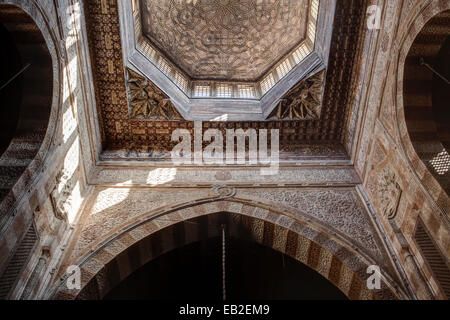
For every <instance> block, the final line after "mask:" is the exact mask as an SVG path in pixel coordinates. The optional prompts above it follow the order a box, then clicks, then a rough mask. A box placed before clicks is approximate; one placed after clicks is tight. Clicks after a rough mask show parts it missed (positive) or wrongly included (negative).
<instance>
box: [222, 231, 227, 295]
mask: <svg viewBox="0 0 450 320" xmlns="http://www.w3.org/2000/svg"><path fill="white" fill-rule="evenodd" d="M225 257H226V256H225V226H224V225H222V298H223V301H225V300H226V299H227V288H226V269H225V267H226V260H225Z"/></svg>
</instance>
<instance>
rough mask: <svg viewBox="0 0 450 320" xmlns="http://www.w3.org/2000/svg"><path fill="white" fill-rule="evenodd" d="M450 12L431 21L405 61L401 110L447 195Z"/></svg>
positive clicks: (422, 156)
mask: <svg viewBox="0 0 450 320" xmlns="http://www.w3.org/2000/svg"><path fill="white" fill-rule="evenodd" d="M449 62H450V10H447V11H444V12H442V13H440V14H438V15H437V16H435V17H434V18H432V19H431V20H430V21H429V22H428V23H427V24H426V25H425V26H424V27H423V29H422V30H421V31H420V33H419V34H418V35H417V37H416V38H415V40H414V42H413V44H412V46H411V49H410V51H409V53H408V56H407V58H406V61H405V70H404V108H405V120H406V124H407V128H408V133H409V136H410V139H411V142H412V144H413V146H414V149H415V151H416V153H417V155H418V157H419V158H420V159H421V160H422V162H423V163H424V164H425V166H426V167H427V168H428V170H429V172H430V173H431V175H432V176H433V177H434V178H435V179H436V180H437V181H438V182H439V184H440V185H441V187H442V188H443V189H444V190H445V192H446V193H447V195H449V194H450V155H449V145H450V109H449V98H450V95H449V93H450V64H449Z"/></svg>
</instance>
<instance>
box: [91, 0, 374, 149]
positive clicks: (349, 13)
mask: <svg viewBox="0 0 450 320" xmlns="http://www.w3.org/2000/svg"><path fill="white" fill-rule="evenodd" d="M183 2H186V1H183ZM293 2H296V1H293ZM230 3H234V2H230ZM85 4H86V15H87V21H88V36H89V43H90V50H91V56H92V68H93V74H94V81H95V85H96V98H97V108H98V115H99V122H100V128H101V134H102V139H103V149H104V150H105V152H104V155H105V157H108V158H117V157H119V158H120V157H133V154H143V155H147V156H149V157H156V158H164V157H167V155H168V153H170V150H172V148H173V146H174V145H175V143H174V142H171V133H172V131H173V130H174V129H176V128H186V129H188V130H191V131H193V127H194V125H193V122H192V121H187V120H183V119H179V114H177V113H175V112H174V110H173V108H172V107H171V105H170V101H167V100H168V97H167V96H166V95H165V94H164V93H163V92H161V90H159V89H158V88H157V87H156V86H153V84H152V83H148V86H147V83H146V82H145V80H144V84H145V85H144V87H145V88H144V87H142V88H136V87H134V89H135V90H136V89H138V91H139V90H141V91H140V92H141V93H142V94H144V95H148V94H149V93H150V96H152V97H153V98H151V99H153V100H151V101H150V100H148V101H147V102H144V104H143V106H144V109H145V108H147V107H151V106H156V107H157V108H158V110H159V111H158V110H156V111H158V112H156V113H152V112H154V111H155V110H153V111H152V110H150V109H149V110H147V111H145V110H141V111H140V112H142V113H141V114H134V116H133V114H132V111H130V103H131V102H130V99H132V97H131V96H130V94H129V92H127V90H128V91H129V90H130V87H129V86H130V75H129V73H128V71H127V66H126V65H124V62H123V58H122V57H123V55H122V44H121V37H120V26H119V12H118V11H119V10H118V2H117V1H112V0H111V1H102V0H92V1H86V2H85ZM365 7H366V1H365V0H358V1H337V5H336V10H335V22H334V28H333V34H332V40H331V49H330V57H329V62H328V68H327V70H326V74H324V75H323V76H324V77H325V83H326V84H325V88H322V89H323V94H322V95H320V94H319V95H317V90H316V89H317V88H316V87H315V85H314V83H315V81H314V79H313V80H308V81H305V80H303V83H302V84H299V85H298V86H294V87H295V88H294V89H293V90H291V91H290V92H289V93H288V94H287V95H286V96H285V97H284V98H283V99H281V100H280V102H281V103H280V105H279V107H278V108H277V109H275V111H274V112H272V114H270V116H269V118H268V119H267V120H266V121H241V122H220V121H212V122H204V123H203V127H204V128H205V129H207V128H219V129H220V130H225V129H227V128H233V129H238V128H243V129H246V128H255V129H280V150H281V154H283V153H285V154H288V155H300V157H313V158H314V157H315V156H319V157H323V158H330V157H331V158H333V157H334V158H347V155H346V152H345V149H344V147H343V146H342V143H341V139H342V137H343V133H344V130H346V128H347V126H346V124H347V122H348V116H349V109H350V108H351V105H352V102H353V97H354V94H355V90H356V87H357V84H356V81H355V79H356V72H357V66H358V64H359V63H360V59H361V52H360V48H361V45H360V44H361V43H362V41H363V39H362V35H363V34H364V26H365ZM202 10H206V9H202ZM210 14H211V13H210ZM184 18H185V19H187V17H184ZM178 19H183V18H178ZM189 19H193V18H192V17H191V18H189ZM224 19H225V18H224ZM228 19H232V18H231V17H229V18H228ZM224 21H226V19H225V20H224ZM224 21H222V22H218V23H224ZM262 69H263V68H262ZM141 80H143V79H141ZM316 81H317V80H316ZM138 82H139V81H138ZM136 84H137V82H136V81H135V82H134V85H136ZM141 85H142V83H141ZM152 87H153V89H152ZM305 88H306V89H308V90H310V91H309V93H308V92H305V90H304V89H305ZM142 90H143V91H142ZM152 90H153V91H152ZM135 93H136V92H135ZM311 93H313V95H311ZM296 95H298V97H297V96H296ZM302 97H303V98H302ZM317 97H319V98H320V102H319V103H320V104H321V112H320V115H318V114H317V112H315V110H317V109H315V107H314V108H310V107H309V106H310V104H311V103H316V98H317ZM135 98H136V96H135ZM138 98H139V96H138ZM158 99H159V100H158ZM302 99H303V100H302ZM305 101H306V104H305ZM305 105H306V106H307V108H305ZM169 114H170V115H172V117H174V118H173V119H170V117H167V118H166V119H165V120H163V119H164V115H169ZM161 115H163V116H161ZM155 116H156V117H157V118H158V119H156V118H154V117H155ZM114 150H117V152H116V153H115V151H114ZM131 151H135V152H131ZM294 158H295V156H294Z"/></svg>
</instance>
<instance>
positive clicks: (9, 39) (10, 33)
mask: <svg viewBox="0 0 450 320" xmlns="http://www.w3.org/2000/svg"><path fill="white" fill-rule="evenodd" d="M0 38H1V43H2V46H1V48H0V55H1V61H2V68H1V76H0V88H1V89H0V105H1V108H0V155H1V157H0V201H4V200H5V198H7V197H8V198H9V201H8V203H11V202H12V201H14V199H15V196H14V195H13V194H11V189H12V188H13V187H14V186H15V185H16V184H17V182H18V180H19V179H21V177H24V176H25V177H24V178H22V179H23V185H26V183H27V182H28V180H29V179H30V178H31V175H24V172H25V171H26V169H27V168H28V167H29V165H30V164H31V162H32V161H33V160H34V159H35V158H36V155H37V154H38V151H39V149H40V147H41V144H42V141H43V140H44V137H45V134H46V131H47V126H48V122H49V117H50V111H51V104H52V98H53V67H52V58H51V55H50V53H49V50H48V48H47V45H46V42H45V39H44V37H43V35H42V33H41V31H40V29H39V27H38V26H37V25H36V23H35V22H34V20H33V19H32V18H31V17H30V16H29V15H28V14H27V13H26V12H24V11H23V10H22V9H20V8H19V7H16V6H13V5H6V4H0ZM3 209H5V205H3V206H2V210H3Z"/></svg>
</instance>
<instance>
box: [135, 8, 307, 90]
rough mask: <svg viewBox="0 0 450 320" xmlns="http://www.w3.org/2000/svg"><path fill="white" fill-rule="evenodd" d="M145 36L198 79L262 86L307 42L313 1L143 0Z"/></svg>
mask: <svg viewBox="0 0 450 320" xmlns="http://www.w3.org/2000/svg"><path fill="white" fill-rule="evenodd" d="M140 1H141V11H142V17H141V18H142V31H143V33H144V35H145V36H146V37H147V38H148V39H149V40H150V42H151V43H152V44H154V45H155V46H156V47H157V48H158V49H160V50H161V51H162V52H163V53H164V54H165V55H166V56H167V57H168V58H169V59H170V60H171V61H172V62H173V63H175V64H176V65H177V66H178V67H179V68H180V69H182V70H183V71H184V72H186V73H187V74H188V75H189V76H190V77H191V78H193V79H201V80H204V79H207V80H210V79H215V80H236V81H256V80H257V79H259V78H260V77H261V76H262V75H263V74H264V73H265V72H267V71H268V69H270V68H271V67H272V66H273V65H274V64H276V63H277V62H278V61H279V60H280V59H281V58H282V57H283V56H284V55H286V54H287V53H289V51H291V50H292V49H293V48H294V47H295V46H297V45H299V44H300V42H301V41H302V40H303V39H304V38H306V30H307V21H308V6H309V0H295V1H292V0H265V1H256V0H196V1H179V0H165V1H161V0H140Z"/></svg>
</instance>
